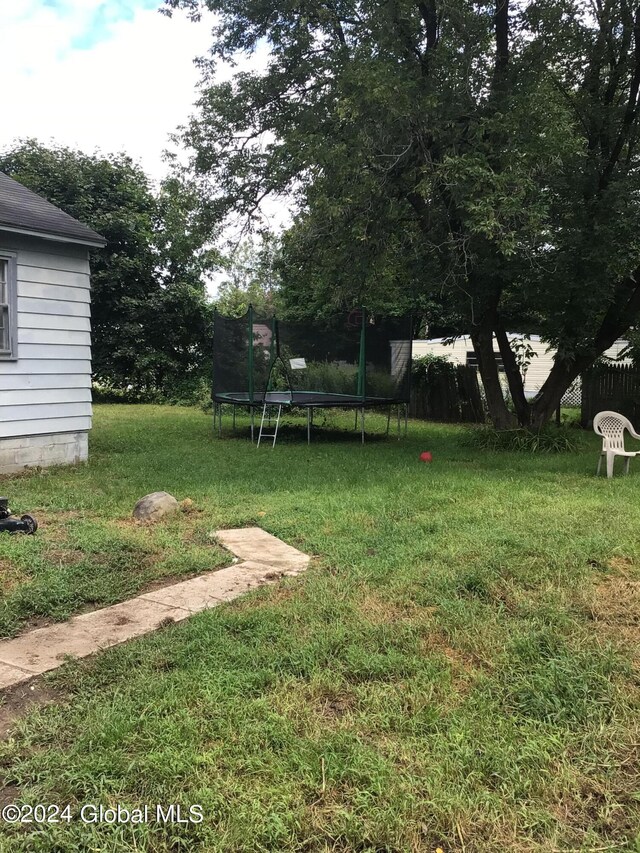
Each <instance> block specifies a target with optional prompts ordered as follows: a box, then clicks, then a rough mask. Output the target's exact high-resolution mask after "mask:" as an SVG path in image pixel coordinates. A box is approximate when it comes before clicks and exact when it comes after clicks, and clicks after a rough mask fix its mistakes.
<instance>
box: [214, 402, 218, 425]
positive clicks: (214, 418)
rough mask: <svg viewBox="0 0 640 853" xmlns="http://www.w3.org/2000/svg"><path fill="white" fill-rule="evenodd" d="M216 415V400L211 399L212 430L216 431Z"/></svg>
mask: <svg viewBox="0 0 640 853" xmlns="http://www.w3.org/2000/svg"><path fill="white" fill-rule="evenodd" d="M217 415H218V404H217V403H216V401H215V400H214V401H213V431H214V432H215V431H216V417H217Z"/></svg>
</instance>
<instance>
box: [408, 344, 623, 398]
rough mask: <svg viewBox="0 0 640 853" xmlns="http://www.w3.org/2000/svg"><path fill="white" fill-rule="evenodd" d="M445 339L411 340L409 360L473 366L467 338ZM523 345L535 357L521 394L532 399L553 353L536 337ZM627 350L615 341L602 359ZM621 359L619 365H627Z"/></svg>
mask: <svg viewBox="0 0 640 853" xmlns="http://www.w3.org/2000/svg"><path fill="white" fill-rule="evenodd" d="M523 337H524V336H523V335H517V334H510V335H509V339H510V340H514V339H520V340H522V339H523ZM445 340H447V339H446V338H433V339H431V340H414V342H413V358H419V357H420V356H421V355H428V354H431V355H440V356H445V357H447V358H448V359H449V360H450V361H451V362H453V364H468V365H473V366H477V363H478V362H477V359H476V355H475V352H474V349H473V344H472V343H471V338H469V337H465V336H463V337H460V338H456V339H455V341H454V342H453V343H451V344H449V343H445ZM526 343H527V344H528V345H529V346H530V347H531V349H532V350H533V351H534V352H535V356H534V357H533V358H532V359H531V362H530V363H529V366H528V368H527V371H526V374H525V380H524V391H525V394H526V396H527V397H535V395H536V394H537V393H538V391H539V390H540V388H541V387H542V385H543V384H544V382H545V380H546V378H547V376H548V375H549V371H550V370H551V368H552V366H553V356H554V354H555V350H554V349H552V348H551V347H550V346H549V345H548V344H546V343H544V341H541V340H540V338H539V336H537V335H531V336H530V337H529V338H528V339H527V341H526ZM626 346H627V341H616V342H615V344H614V345H613V346H612V347H611V348H610V349H608V350H607V351H606V353H605V356H607V357H608V358H617V357H618V356H619V354H620V353H621V352H622V350H623V349H624V348H625V347H626ZM493 348H494V351H495V352H496V354H497V356H498V366H500V365H501V364H502V360H501V358H500V356H499V353H498V345H497V343H496V342H495V340H494V347H493ZM627 361H628V359H625V360H624V361H623V363H625V362H627Z"/></svg>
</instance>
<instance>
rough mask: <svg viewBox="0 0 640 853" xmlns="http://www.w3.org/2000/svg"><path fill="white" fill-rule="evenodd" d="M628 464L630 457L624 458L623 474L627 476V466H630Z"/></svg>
mask: <svg viewBox="0 0 640 853" xmlns="http://www.w3.org/2000/svg"><path fill="white" fill-rule="evenodd" d="M630 462H631V457H630V456H625V459H624V473H625V474H628V473H629V464H630Z"/></svg>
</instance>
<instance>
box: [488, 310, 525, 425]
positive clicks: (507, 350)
mask: <svg viewBox="0 0 640 853" xmlns="http://www.w3.org/2000/svg"><path fill="white" fill-rule="evenodd" d="M496 340H497V342H498V348H499V350H500V355H501V356H502V363H503V365H504V371H505V373H506V375H507V382H508V383H509V391H510V392H511V399H512V400H513V406H514V408H515V410H516V415H517V416H518V423H519V424H520V426H523V427H527V426H529V421H530V419H531V408H530V406H529V403H528V401H527V398H526V396H525V393H524V382H523V381H522V373H520V368H519V367H518V362H517V361H516V357H515V355H514V354H513V350H512V349H511V345H510V343H509V338H508V337H507V333H506V332H505V330H504V328H503V327H502V326H501V325H500V324H497V325H496Z"/></svg>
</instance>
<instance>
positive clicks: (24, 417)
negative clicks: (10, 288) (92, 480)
mask: <svg viewBox="0 0 640 853" xmlns="http://www.w3.org/2000/svg"><path fill="white" fill-rule="evenodd" d="M2 250H4V251H11V252H16V253H17V279H18V281H17V284H18V315H17V317H18V322H17V327H18V353H17V355H18V358H17V360H16V361H4V360H0V473H8V472H12V471H16V470H20V469H21V468H24V467H25V466H31V465H43V466H46V465H52V464H60V463H69V462H78V461H82V460H85V459H86V458H87V446H88V442H87V433H88V431H89V429H90V428H91V334H90V288H89V255H88V250H87V249H86V248H84V247H81V246H74V245H71V244H65V243H59V242H54V241H51V240H44V239H39V238H31V237H18V236H17V235H12V234H10V233H8V232H2V231H0V251H2Z"/></svg>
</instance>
